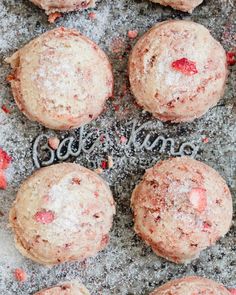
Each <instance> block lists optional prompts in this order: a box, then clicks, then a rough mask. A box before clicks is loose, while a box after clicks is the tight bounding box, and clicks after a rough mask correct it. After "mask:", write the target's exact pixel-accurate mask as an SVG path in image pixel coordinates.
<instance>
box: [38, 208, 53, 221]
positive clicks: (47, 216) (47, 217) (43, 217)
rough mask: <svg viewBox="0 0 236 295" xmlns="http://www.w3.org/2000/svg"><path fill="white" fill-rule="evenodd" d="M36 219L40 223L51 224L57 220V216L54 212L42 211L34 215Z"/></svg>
mask: <svg viewBox="0 0 236 295" xmlns="http://www.w3.org/2000/svg"><path fill="white" fill-rule="evenodd" d="M34 219H35V221H36V222H38V223H43V224H49V223H52V222H53V220H54V219H55V215H54V213H53V212H52V211H50V210H49V211H47V210H42V211H39V212H37V213H36V214H35V215H34Z"/></svg>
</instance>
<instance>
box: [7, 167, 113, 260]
mask: <svg viewBox="0 0 236 295" xmlns="http://www.w3.org/2000/svg"><path fill="white" fill-rule="evenodd" d="M114 214H115V202H114V199H113V197H112V193H111V191H110V189H109V187H108V185H107V184H106V183H105V182H104V181H103V179H102V178H101V177H100V176H98V175H97V174H96V173H95V172H93V171H90V170H89V169H86V168H84V167H82V166H80V165H77V164H71V163H62V164H57V165H52V166H50V167H46V168H42V169H40V170H38V171H36V172H35V173H34V174H33V175H32V176H31V177H29V178H28V179H27V180H26V181H25V182H24V183H23V184H22V185H21V187H20V189H19V191H18V193H17V197H16V200H15V202H14V204H13V206H12V209H11V211H10V225H11V227H12V229H13V232H14V235H15V244H16V247H17V249H18V250H19V251H20V252H21V253H22V254H23V255H24V256H26V257H28V258H30V259H32V260H33V261H35V262H38V263H41V264H44V265H55V264H59V263H64V262H69V261H76V260H84V259H85V258H88V257H91V256H94V255H96V254H97V253H98V252H99V251H101V250H103V249H104V248H105V247H106V246H107V244H108V242H109V231H110V229H111V227H112V221H113V215H114Z"/></svg>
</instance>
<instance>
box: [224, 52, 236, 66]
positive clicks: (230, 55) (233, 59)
mask: <svg viewBox="0 0 236 295" xmlns="http://www.w3.org/2000/svg"><path fill="white" fill-rule="evenodd" d="M226 60H227V64H228V65H229V66H233V65H235V64H236V52H233V51H229V52H227V53H226Z"/></svg>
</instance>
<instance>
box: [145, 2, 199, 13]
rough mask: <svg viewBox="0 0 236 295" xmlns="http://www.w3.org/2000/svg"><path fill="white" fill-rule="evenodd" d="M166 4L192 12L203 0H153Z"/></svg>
mask: <svg viewBox="0 0 236 295" xmlns="http://www.w3.org/2000/svg"><path fill="white" fill-rule="evenodd" d="M151 1H152V2H155V3H159V4H161V5H164V6H171V7H172V8H174V9H177V10H182V11H185V12H189V13H191V12H192V11H193V10H194V8H196V7H197V6H198V5H200V4H201V3H202V1H203V0H151Z"/></svg>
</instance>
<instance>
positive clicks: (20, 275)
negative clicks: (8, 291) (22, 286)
mask: <svg viewBox="0 0 236 295" xmlns="http://www.w3.org/2000/svg"><path fill="white" fill-rule="evenodd" d="M14 276H15V278H16V280H17V281H18V282H25V281H26V280H27V274H26V272H25V271H24V270H23V269H21V268H16V269H15V270H14Z"/></svg>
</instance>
